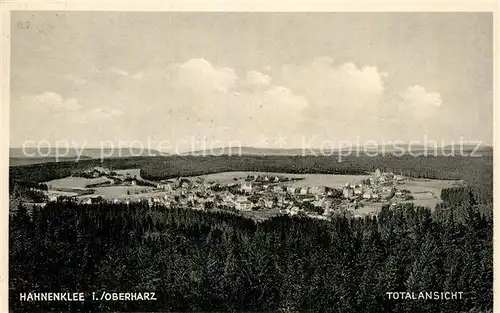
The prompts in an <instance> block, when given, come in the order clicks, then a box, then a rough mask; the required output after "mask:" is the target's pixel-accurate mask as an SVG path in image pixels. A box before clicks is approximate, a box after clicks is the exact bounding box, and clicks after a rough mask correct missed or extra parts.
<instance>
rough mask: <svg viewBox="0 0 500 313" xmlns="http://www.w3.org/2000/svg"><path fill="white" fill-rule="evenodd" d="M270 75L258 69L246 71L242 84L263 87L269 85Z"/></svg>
mask: <svg viewBox="0 0 500 313" xmlns="http://www.w3.org/2000/svg"><path fill="white" fill-rule="evenodd" d="M270 83H271V77H270V76H268V75H266V74H262V73H260V72H258V71H253V70H252V71H248V72H247V74H246V76H245V79H244V81H243V85H244V86H247V87H250V88H263V87H267V86H269V84H270Z"/></svg>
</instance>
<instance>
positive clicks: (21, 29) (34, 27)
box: [10, 11, 493, 150]
mask: <svg viewBox="0 0 500 313" xmlns="http://www.w3.org/2000/svg"><path fill="white" fill-rule="evenodd" d="M492 27H493V24H492V14H491V13H210V12H198V13H195V12H184V13H182V12H67V11H66V12H50V11H45V12H29V11H24V12H13V13H12V17H11V110H10V112H11V113H10V114H11V119H10V124H11V125H10V131H11V134H10V138H11V139H10V145H11V147H19V146H22V145H23V144H26V143H27V142H29V143H30V144H31V143H40V142H42V141H44V142H49V143H52V144H57V142H66V143H68V142H72V143H75V144H77V145H79V146H83V145H85V146H87V147H90V146H93V147H99V146H102V145H103V142H104V143H105V144H110V145H118V144H123V145H127V144H126V142H128V143H129V145H134V144H136V143H138V142H139V143H142V144H145V143H146V142H149V143H151V144H152V145H153V146H154V145H157V147H156V148H160V149H163V150H168V149H180V150H192V149H195V150H197V149H199V148H200V146H199V145H207V143H208V145H209V146H211V145H217V146H231V145H233V146H234V145H243V146H254V147H267V148H298V147H301V146H303V145H304V144H307V145H310V146H314V147H324V146H325V145H328V144H331V145H334V143H338V142H340V141H351V142H352V141H356V140H357V141H360V140H361V141H362V142H363V141H367V140H370V141H378V142H382V141H405V142H410V141H419V142H421V141H424V138H428V140H434V141H440V142H444V143H449V142H452V141H458V140H460V138H464V139H465V140H470V141H478V140H479V141H482V142H483V143H486V144H491V143H492V141H493V139H492V137H493V118H492V112H493V98H492V97H493V91H492V86H493V42H492V40H493V39H492V38H493V34H492V31H493V30H492ZM158 145H162V146H161V147H159V146H158Z"/></svg>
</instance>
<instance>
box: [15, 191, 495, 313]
mask: <svg viewBox="0 0 500 313" xmlns="http://www.w3.org/2000/svg"><path fill="white" fill-rule="evenodd" d="M457 197H461V199H456V198H457ZM447 199H448V200H452V199H453V201H447V202H445V204H443V205H442V208H441V209H440V210H439V211H440V212H445V211H446V212H448V213H449V212H452V213H453V212H455V211H456V212H461V213H460V214H459V215H460V216H457V214H447V215H443V214H437V212H438V210H436V211H435V213H433V212H431V211H430V210H429V209H424V208H418V207H413V206H411V205H407V206H405V207H399V208H397V209H388V208H384V209H383V210H382V212H381V213H380V214H379V215H378V217H366V218H364V219H361V218H358V219H350V218H346V217H343V216H337V217H334V218H332V220H331V221H321V220H314V219H309V218H301V217H294V218H291V217H276V218H272V219H269V220H266V221H264V222H255V221H252V220H249V219H245V218H243V217H240V216H237V215H234V214H230V213H220V212H199V211H194V210H185V209H175V208H174V209H168V210H167V209H165V208H163V207H160V206H153V207H149V206H148V205H147V204H135V205H130V206H126V205H121V204H110V203H98V204H92V205H77V204H76V203H72V202H66V201H61V202H56V203H49V204H47V206H45V207H44V208H39V207H35V208H34V209H33V211H32V212H31V213H28V211H27V210H26V209H25V208H24V207H23V206H22V205H21V206H20V208H19V210H18V211H17V212H16V214H15V215H13V216H12V217H11V220H10V228H11V230H10V231H11V233H10V250H9V253H10V255H9V257H10V301H11V303H10V307H11V308H12V309H15V310H16V311H19V312H26V311H35V310H36V311H38V312H40V311H54V310H55V311H71V312H84V311H86V312H88V311H163V312H165V311H199V312H203V311H205V312H207V311H225V312H231V311H288V312H293V311H296V312H306V311H309V312H487V311H489V310H491V309H492V292H493V289H492V277H493V269H492V266H493V264H492V262H493V259H492V252H493V251H492V245H493V238H492V219H491V216H488V215H483V214H480V213H478V211H477V203H476V200H475V199H474V198H473V197H471V194H469V193H468V192H465V193H464V192H454V193H453V192H448V198H447ZM30 291H45V292H47V291H54V292H64V291H67V292H88V293H89V294H90V292H100V291H108V292H113V291H116V292H134V291H136V292H137V291H154V292H155V293H156V297H157V301H144V302H140V301H131V302H127V301H118V302H99V301H90V299H89V301H86V302H19V301H18V297H19V293H20V292H30ZM387 291H414V292H419V291H463V292H464V296H463V299H462V300H454V301H450V300H448V301H446V300H388V298H387V295H386V292H387ZM88 298H89V297H88Z"/></svg>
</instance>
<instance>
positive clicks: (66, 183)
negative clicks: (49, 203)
mask: <svg viewBox="0 0 500 313" xmlns="http://www.w3.org/2000/svg"><path fill="white" fill-rule="evenodd" d="M107 181H110V180H109V179H108V178H106V177H98V178H84V177H66V178H61V179H54V180H51V181H48V182H45V184H46V185H47V186H48V187H52V188H70V189H84V188H85V186H87V185H90V184H99V183H105V182H107Z"/></svg>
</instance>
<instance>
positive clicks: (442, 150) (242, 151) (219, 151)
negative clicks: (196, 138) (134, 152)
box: [179, 144, 493, 156]
mask: <svg viewBox="0 0 500 313" xmlns="http://www.w3.org/2000/svg"><path fill="white" fill-rule="evenodd" d="M460 149H461V148H460V146H459V145H454V146H452V145H447V146H442V147H437V148H435V147H434V146H427V147H426V146H424V145H409V144H400V145H385V146H375V145H369V144H367V145H366V146H365V147H363V146H353V147H345V148H342V149H326V148H325V149H300V148H295V149H277V148H274V149H273V148H255V147H224V148H214V149H210V150H208V149H207V150H196V151H190V152H185V153H181V154H179V155H186V156H187V155H192V156H217V155H287V156H297V155H304V156H311V155H312V156H314V155H323V156H328V155H334V154H338V153H340V152H342V153H344V154H347V153H349V152H351V154H353V155H355V154H356V153H358V154H360V155H363V154H366V153H375V152H378V153H380V154H382V153H385V154H393V153H401V152H402V151H404V152H405V154H408V152H411V153H425V152H427V154H428V155H434V154H437V155H442V154H450V153H455V154H458V153H460V151H461V150H460ZM462 151H463V152H464V153H472V152H474V151H475V152H476V153H481V154H483V155H491V153H492V152H493V147H491V146H487V145H483V146H480V147H479V148H478V147H477V146H476V145H472V144H466V145H463V147H462Z"/></svg>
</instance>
